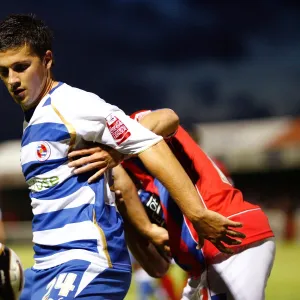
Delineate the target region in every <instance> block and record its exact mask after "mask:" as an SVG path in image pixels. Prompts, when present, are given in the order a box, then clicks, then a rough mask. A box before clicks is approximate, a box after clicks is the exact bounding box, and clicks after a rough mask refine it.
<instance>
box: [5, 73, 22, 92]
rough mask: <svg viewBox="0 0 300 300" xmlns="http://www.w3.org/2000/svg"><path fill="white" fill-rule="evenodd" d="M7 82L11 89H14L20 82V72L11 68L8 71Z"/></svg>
mask: <svg viewBox="0 0 300 300" xmlns="http://www.w3.org/2000/svg"><path fill="white" fill-rule="evenodd" d="M7 82H8V84H9V85H10V86H11V89H12V90H13V89H14V88H15V85H16V84H19V83H20V78H19V76H18V73H17V72H15V71H14V70H11V69H10V70H9V72H8V80H7Z"/></svg>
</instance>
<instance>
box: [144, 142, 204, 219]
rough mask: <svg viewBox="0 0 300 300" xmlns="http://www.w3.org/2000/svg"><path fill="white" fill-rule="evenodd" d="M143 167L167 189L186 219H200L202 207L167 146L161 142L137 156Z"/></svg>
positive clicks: (189, 181)
mask: <svg viewBox="0 0 300 300" xmlns="http://www.w3.org/2000/svg"><path fill="white" fill-rule="evenodd" d="M139 158H140V159H141V160H142V162H143V163H144V165H145V167H146V168H147V169H148V170H149V171H150V172H151V173H152V175H153V176H154V177H156V178H158V179H159V180H160V181H161V183H162V184H163V185H164V186H165V187H166V188H167V189H168V191H169V193H170V195H171V197H172V198H173V199H174V200H175V202H176V203H177V205H178V206H179V208H180V209H181V211H182V212H183V214H184V215H186V217H187V218H188V219H189V220H190V221H192V222H194V221H198V220H199V218H201V216H202V213H203V211H204V206H203V204H202V201H201V199H200V197H199V194H198V192H197V191H196V188H195V186H194V185H193V183H192V181H191V179H190V178H189V177H188V175H187V174H186V172H185V171H184V169H183V168H182V166H181V165H180V163H179V162H178V161H177V159H176V158H175V156H174V154H173V153H172V152H171V150H170V148H169V147H168V145H167V144H166V143H165V142H164V141H161V142H159V143H158V144H156V145H154V146H152V147H151V148H149V149H147V150H146V151H144V152H142V153H140V154H139Z"/></svg>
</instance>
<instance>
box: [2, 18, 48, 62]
mask: <svg viewBox="0 0 300 300" xmlns="http://www.w3.org/2000/svg"><path fill="white" fill-rule="evenodd" d="M52 40H53V34H52V32H51V30H50V29H49V28H48V27H47V26H46V25H45V23H44V22H43V21H41V20H39V19H37V18H36V16H35V15H32V14H30V15H10V16H8V17H7V18H6V19H4V20H3V21H2V22H0V52H3V51H6V50H9V49H14V48H20V47H22V46H24V45H28V46H30V48H31V50H32V52H33V54H35V55H37V56H38V57H40V58H41V59H42V58H43V57H44V56H45V53H46V51H47V50H51V51H52Z"/></svg>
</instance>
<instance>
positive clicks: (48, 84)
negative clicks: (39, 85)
mask: <svg viewBox="0 0 300 300" xmlns="http://www.w3.org/2000/svg"><path fill="white" fill-rule="evenodd" d="M58 84H59V82H58V81H55V80H53V79H52V78H49V79H48V80H47V82H46V83H45V85H44V88H43V89H42V91H41V93H40V95H39V96H38V97H37V98H36V100H35V101H34V102H33V103H32V104H31V105H30V106H26V107H22V109H23V111H24V112H26V111H28V110H32V109H34V108H35V107H37V106H38V104H39V103H40V101H41V100H42V99H43V98H44V97H45V96H46V95H47V94H48V93H49V92H50V91H51V90H52V89H53V88H55V87H56V86H57V85H58Z"/></svg>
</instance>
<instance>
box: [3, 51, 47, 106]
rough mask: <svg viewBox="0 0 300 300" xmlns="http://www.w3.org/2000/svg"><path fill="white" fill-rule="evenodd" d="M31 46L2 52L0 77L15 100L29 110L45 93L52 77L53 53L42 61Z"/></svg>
mask: <svg viewBox="0 0 300 300" xmlns="http://www.w3.org/2000/svg"><path fill="white" fill-rule="evenodd" d="M30 50H31V49H30V47H29V46H26V45H25V46H23V47H21V48H17V49H9V50H7V51H4V52H0V78H1V80H2V81H3V82H4V84H5V86H6V87H7V89H8V91H9V93H10V95H11V96H12V97H13V99H14V100H15V102H17V103H18V104H19V105H21V107H22V109H23V110H27V109H29V108H31V107H32V106H34V105H35V103H36V102H37V101H39V100H40V99H41V98H42V97H43V96H44V94H45V89H46V88H47V82H48V81H49V78H50V77H51V74H50V68H51V65H52V53H51V51H47V52H46V55H45V58H44V60H43V61H42V60H41V59H40V58H39V57H38V56H37V55H35V54H34V53H33V52H32V51H30Z"/></svg>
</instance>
